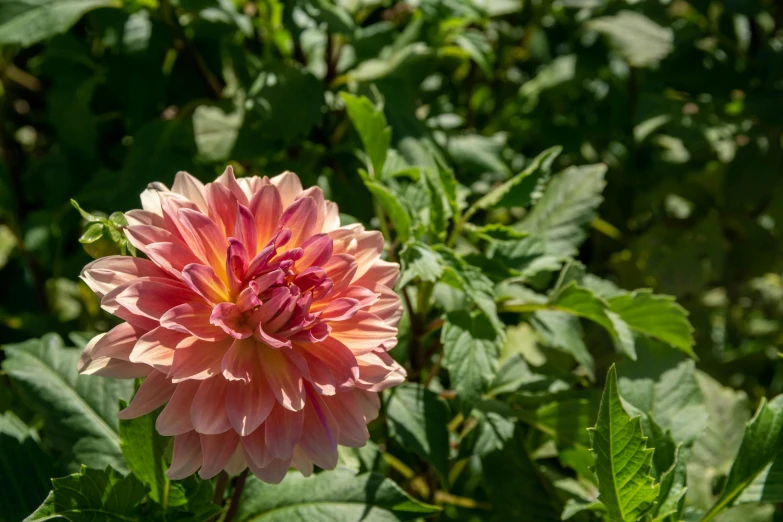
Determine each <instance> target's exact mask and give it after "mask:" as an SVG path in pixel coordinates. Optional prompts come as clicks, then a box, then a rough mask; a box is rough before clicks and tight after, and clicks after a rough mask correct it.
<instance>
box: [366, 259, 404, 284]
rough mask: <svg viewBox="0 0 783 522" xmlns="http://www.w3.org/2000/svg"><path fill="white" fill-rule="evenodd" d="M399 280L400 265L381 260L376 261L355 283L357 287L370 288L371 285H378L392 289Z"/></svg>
mask: <svg viewBox="0 0 783 522" xmlns="http://www.w3.org/2000/svg"><path fill="white" fill-rule="evenodd" d="M399 278H400V265H399V264H397V263H390V262H388V261H384V260H383V259H377V260H376V261H375V263H373V264H372V266H371V267H370V268H369V269H368V270H367V272H365V273H364V275H363V276H361V277H360V278H358V279H357V280H356V282H355V284H357V285H361V286H366V287H368V288H372V287H373V285H376V284H379V285H384V286H388V287H389V288H394V285H395V283H397V280H398V279H399Z"/></svg>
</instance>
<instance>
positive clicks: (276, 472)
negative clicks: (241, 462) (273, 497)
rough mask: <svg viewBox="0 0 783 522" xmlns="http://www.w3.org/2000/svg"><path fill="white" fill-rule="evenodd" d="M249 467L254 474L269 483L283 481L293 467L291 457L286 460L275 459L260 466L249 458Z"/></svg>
mask: <svg viewBox="0 0 783 522" xmlns="http://www.w3.org/2000/svg"><path fill="white" fill-rule="evenodd" d="M247 467H248V468H250V471H252V472H253V475H255V476H256V477H258V478H259V480H262V481H264V482H266V483H267V484H280V482H282V481H283V479H284V478H285V476H286V474H287V473H288V469H289V468H290V467H291V458H290V457H289V458H287V459H285V460H278V459H273V460H272V461H271V462H270V463H269V464H268V465H266V466H265V467H263V468H259V467H258V466H256V465H255V464H253V463H252V462H251V461H250V459H248V462H247Z"/></svg>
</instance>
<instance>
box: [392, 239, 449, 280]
mask: <svg viewBox="0 0 783 522" xmlns="http://www.w3.org/2000/svg"><path fill="white" fill-rule="evenodd" d="M400 261H402V277H400V282H399V286H400V287H403V286H405V285H406V284H408V283H409V282H410V281H412V280H413V279H415V278H417V277H418V278H419V279H421V280H422V281H427V282H430V283H434V282H435V281H437V280H439V279H440V277H441V276H442V275H443V269H444V265H443V260H442V258H441V256H440V255H439V254H438V253H437V252H435V251H434V250H432V249H431V248H430V247H429V246H427V245H425V244H424V243H421V242H419V241H414V242H413V243H409V244H408V245H406V246H405V249H403V251H402V252H400Z"/></svg>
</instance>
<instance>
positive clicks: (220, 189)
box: [206, 183, 238, 238]
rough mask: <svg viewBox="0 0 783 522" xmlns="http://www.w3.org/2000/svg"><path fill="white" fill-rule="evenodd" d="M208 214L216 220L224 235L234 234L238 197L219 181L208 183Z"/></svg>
mask: <svg viewBox="0 0 783 522" xmlns="http://www.w3.org/2000/svg"><path fill="white" fill-rule="evenodd" d="M206 192H207V204H208V205H209V211H208V213H207V214H208V215H209V217H210V219H211V220H212V221H214V222H215V223H216V224H217V225H218V228H219V230H220V233H221V234H222V235H223V237H224V238H225V237H229V236H231V235H233V234H234V228H235V226H236V223H235V221H236V217H237V204H238V202H237V198H236V196H235V195H234V194H232V193H231V191H230V190H229V189H228V188H227V187H225V186H224V185H221V184H219V183H210V184H209V185H207V191H206Z"/></svg>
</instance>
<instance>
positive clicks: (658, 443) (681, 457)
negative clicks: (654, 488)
mask: <svg viewBox="0 0 783 522" xmlns="http://www.w3.org/2000/svg"><path fill="white" fill-rule="evenodd" d="M648 424H649V426H650V439H649V441H650V445H651V446H653V447H654V448H655V452H654V453H653V475H655V476H656V478H657V479H658V481H659V482H660V485H661V488H660V491H659V493H658V499H657V501H656V504H655V508H654V509H653V511H652V513H651V516H652V520H653V521H654V522H679V521H680V520H681V519H682V512H683V508H684V507H685V494H686V492H687V489H688V488H687V486H686V483H687V469H686V463H687V458H688V450H687V449H686V448H685V446H683V444H682V443H680V444H678V443H676V442H675V441H674V439H673V438H672V435H671V432H669V431H667V432H665V433H664V432H663V430H661V428H660V426H658V425H657V424H656V423H655V420H653V419H649V420H648Z"/></svg>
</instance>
